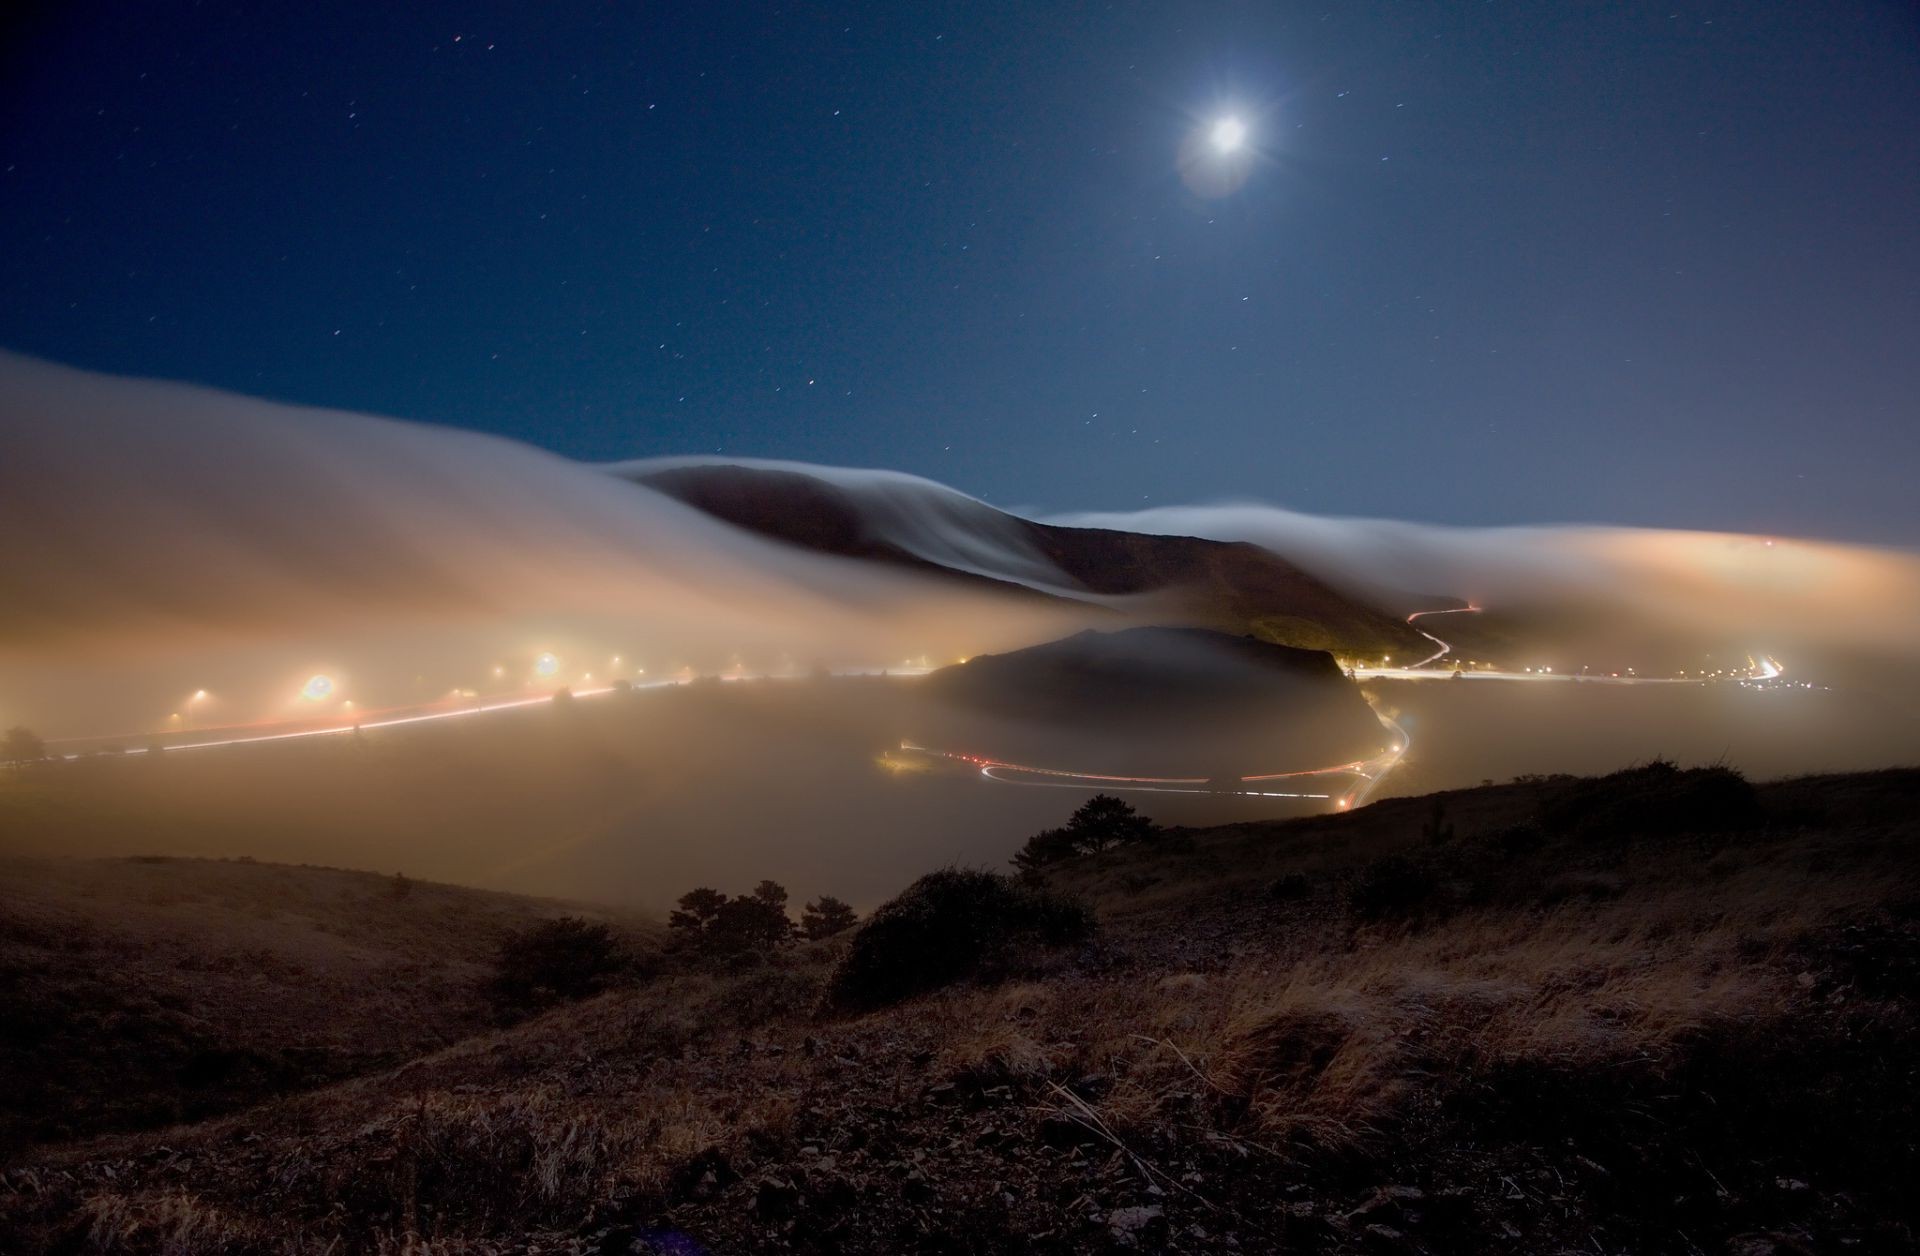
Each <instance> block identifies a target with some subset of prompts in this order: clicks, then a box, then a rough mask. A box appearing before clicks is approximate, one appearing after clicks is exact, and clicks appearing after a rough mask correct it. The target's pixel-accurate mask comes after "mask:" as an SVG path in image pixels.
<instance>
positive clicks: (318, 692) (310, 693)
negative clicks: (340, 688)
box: [300, 672, 333, 702]
mask: <svg viewBox="0 0 1920 1256" xmlns="http://www.w3.org/2000/svg"><path fill="white" fill-rule="evenodd" d="M300 696H301V697H303V698H305V699H306V700H307V701H308V702H325V701H326V700H327V699H328V698H330V697H332V696H333V677H331V676H327V675H324V674H322V673H318V672H316V673H315V674H313V675H312V676H309V677H307V683H306V684H304V685H302V686H300Z"/></svg>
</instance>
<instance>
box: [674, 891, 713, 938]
mask: <svg viewBox="0 0 1920 1256" xmlns="http://www.w3.org/2000/svg"><path fill="white" fill-rule="evenodd" d="M726 905H727V896H726V895H725V894H722V893H721V892H720V891H719V890H710V889H708V888H707V887H706V886H704V885H703V886H700V887H699V888H698V889H692V890H688V891H687V892H686V893H685V894H682V895H681V896H680V910H679V911H676V912H674V913H673V914H671V915H669V916H668V917H667V928H669V929H677V930H679V931H680V932H682V933H701V932H704V931H705V930H706V929H707V928H708V926H710V925H712V924H713V921H714V918H715V917H717V916H718V915H719V914H720V909H721V908H723V907H725V906H726Z"/></svg>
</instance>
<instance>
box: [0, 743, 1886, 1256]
mask: <svg viewBox="0 0 1920 1256" xmlns="http://www.w3.org/2000/svg"><path fill="white" fill-rule="evenodd" d="M1579 789H1580V787H1578V786H1573V785H1569V784H1565V783H1555V782H1544V783H1539V782H1536V783H1530V784H1515V785H1511V786H1500V787H1493V788H1487V789H1479V790H1470V791H1462V792H1459V793H1455V794H1451V795H1446V796H1442V797H1441V798H1440V799H1439V802H1440V805H1441V807H1442V808H1443V810H1444V820H1443V822H1442V823H1440V824H1435V823H1434V805H1435V802H1434V800H1432V799H1407V800H1395V801H1391V802H1387V803H1382V804H1378V805H1375V806H1373V807H1369V808H1366V809H1363V810H1362V811H1360V812H1358V813H1354V814H1352V815H1348V816H1339V817H1327V818H1323V819H1313V820H1306V821H1295V822H1291V823H1283V824H1269V825H1247V826H1237V827H1234V828H1231V829H1220V830H1209V831H1205V832H1198V833H1193V834H1189V835H1186V836H1187V837H1188V838H1189V839H1190V843H1189V842H1182V841H1179V840H1176V841H1174V842H1172V843H1169V844H1167V845H1165V846H1163V847H1161V848H1158V849H1153V850H1136V851H1125V852H1116V853H1110V854H1107V855H1103V856H1099V857H1095V858H1092V859H1088V860H1084V861H1082V862H1080V863H1079V864H1077V865H1074V866H1071V867H1068V868H1065V869H1063V870H1062V871H1061V872H1060V873H1059V874H1058V875H1057V877H1056V880H1057V881H1058V882H1059V883H1060V884H1062V885H1065V886H1067V887H1069V888H1073V889H1077V890H1079V891H1081V892H1083V893H1085V894H1088V895H1089V896H1091V897H1093V898H1094V899H1095V900H1096V901H1097V902H1098V904H1099V906H1100V909H1101V914H1102V917H1103V924H1104V933H1103V937H1102V939H1101V941H1099V942H1098V943H1097V944H1095V945H1093V946H1091V947H1089V948H1088V949H1087V950H1085V951H1084V952H1082V953H1078V954H1069V955H1056V956H1051V957H1035V964H1034V970H1033V972H1032V973H1031V974H1030V977H1029V979H1028V980H1025V981H1022V982H1020V983H1018V984H1013V985H1003V986H999V987H995V988H963V989H955V990H950V991H947V992H944V993H941V994H938V995H935V996H932V997H929V998H926V999H922V1000H918V1001H915V1002H912V1003H908V1004H906V1005H903V1006H901V1007H898V1008H895V1009H892V1010H889V1011H885V1012H880V1013H875V1014H872V1015H868V1016H864V1017H859V1018H826V1017H821V1016H818V1015H816V1014H815V1013H814V1012H813V1010H812V1009H813V1008H814V1006H815V1003H816V1000H817V998H818V995H819V993H820V990H821V988H822V985H823V983H824V981H825V979H826V976H827V974H828V972H829V971H830V967H831V963H832V960H833V958H834V946H833V944H831V943H829V944H824V945H819V946H813V947H806V948H801V949H799V950H797V951H795V952H793V953H791V954H789V955H786V956H783V957H781V958H780V959H778V960H776V961H774V962H771V963H768V964H765V965H761V966H757V967H751V968H747V969H743V970H738V971H733V972H714V971H702V970H698V969H690V970H683V971H679V972H670V973H669V974H668V975H666V976H664V977H661V978H659V979H657V980H655V981H653V982H651V983H650V984H648V985H646V986H642V987H639V988H636V989H630V990H621V991H615V992H612V993H609V994H607V995H605V996H602V997H600V998H598V999H595V1000H592V1001H590V1002H588V1003H585V1004H581V1005H578V1006H575V1007H571V1008H566V1009H561V1010H558V1011H555V1012H553V1013H550V1014H548V1015H547V1016H545V1017H542V1018H540V1019H537V1020H535V1021H532V1022H529V1023H527V1024H525V1025H522V1026H519V1027H517V1028H515V1029H512V1030H507V1031H502V1032H497V1033H490V1034H486V1035H482V1036H479V1037H476V1038H473V1039H470V1040H468V1041H465V1042H462V1043H459V1044H457V1045H454V1046H452V1047H450V1048H448V1049H446V1050H444V1051H441V1052H438V1053H436V1054H434V1055H432V1056H430V1057H428V1058H426V1059H424V1060H421V1061H418V1062H416V1063H413V1064H411V1065H409V1066H407V1067H404V1068H401V1069H398V1070H395V1071H391V1072H387V1073H381V1074H377V1075H372V1076H368V1077H365V1078H362V1079H360V1080H356V1081H353V1082H349V1083H346V1084H344V1085H341V1086H336V1087H332V1088H330V1089H327V1090H324V1091H320V1092H316V1093H312V1094H309V1095H304V1096H301V1097H297V1098H293V1099H288V1100H283V1101H280V1102H277V1103H275V1104H272V1105H270V1106H267V1107H264V1108H260V1109H256V1110H254V1111H251V1112H247V1113H243V1114H238V1115H234V1116H228V1117H224V1118H220V1119H216V1120H212V1121H209V1122H206V1123H204V1124H202V1125H200V1126H199V1127H196V1128H194V1129H192V1130H176V1131H172V1132H169V1133H168V1134H167V1135H166V1136H165V1137H164V1138H160V1137H154V1136H134V1137H122V1138H116V1139H110V1140H106V1141H102V1142H95V1143H92V1144H84V1145H76V1146H73V1147H70V1148H67V1149H63V1150H58V1151H54V1152H50V1153H48V1154H46V1155H45V1156H44V1157H42V1158H41V1159H40V1161H39V1162H38V1163H36V1164H34V1165H31V1166H29V1167H26V1168H24V1169H21V1170H16V1171H15V1172H13V1173H12V1174H10V1175H8V1176H7V1178H6V1179H5V1182H4V1185H0V1244H4V1241H5V1237H6V1236H7V1235H8V1234H9V1233H11V1234H12V1235H13V1236H14V1239H15V1242H16V1244H17V1245H18V1244H27V1245H33V1244H43V1243H47V1242H50V1241H53V1240H54V1239H55V1238H61V1237H64V1238H65V1239H66V1240H68V1241H70V1242H74V1243H76V1244H77V1246H78V1247H80V1248H81V1249H83V1250H84V1249H86V1248H88V1247H103V1246H112V1245H115V1244H118V1245H120V1246H121V1247H124V1248H126V1249H129V1250H158V1249H160V1248H161V1247H163V1246H164V1245H165V1244H166V1243H168V1242H172V1243H174V1244H176V1250H180V1249H185V1250H210V1251H215V1250H227V1251H259V1250H274V1249H284V1250H311V1251H319V1250H323V1249H325V1248H326V1247H327V1245H328V1244H329V1243H331V1242H343V1243H344V1246H346V1247H348V1248H350V1249H354V1250H381V1249H394V1250H398V1249H399V1248H401V1247H402V1246H403V1245H405V1243H406V1242H407V1240H408V1238H409V1236H426V1237H429V1238H434V1239H437V1240H439V1241H438V1242H436V1243H435V1245H434V1247H433V1250H434V1251H436V1252H440V1251H495V1250H539V1251H629V1250H638V1251H678V1250H689V1249H685V1248H676V1247H673V1246H671V1242H672V1240H671V1239H670V1238H669V1236H670V1235H671V1234H674V1233H686V1234H690V1235H692V1236H694V1237H695V1238H696V1239H697V1240H698V1241H699V1242H700V1243H701V1244H702V1245H703V1246H704V1247H705V1249H706V1250H712V1251H723V1252H733V1251H764V1250H800V1251H814V1252H830V1251H831V1252H843V1251H844V1252H894V1251H908V1250H912V1251H1005V1250H1022V1251H1058V1252H1067V1251H1086V1250H1106V1249H1109V1248H1112V1249H1129V1248H1133V1249H1140V1248H1145V1249H1162V1248H1165V1249H1171V1250H1180V1251H1225V1250H1237V1251H1250V1250H1276V1249H1279V1248H1281V1247H1283V1246H1284V1247H1286V1248H1287V1249H1289V1250H1304V1251H1314V1250H1329V1251H1362V1250H1431V1251H1463V1250H1470V1251H1514V1252H1540V1251H1559V1250H1576V1249H1577V1250H1583V1251H1599V1252H1624V1251H1675V1252H1692V1251H1740V1252H1761V1251H1783V1252H1784V1251H1805V1250H1825V1249H1826V1248H1828V1247H1832V1246H1835V1245H1838V1244H1840V1243H1841V1242H1843V1241H1851V1242H1859V1243H1861V1244H1864V1248H1863V1249H1871V1250H1886V1249H1889V1248H1902V1249H1904V1248H1908V1247H1910V1246H1911V1245H1912V1243H1913V1242H1914V1239H1915V1232H1914V1225H1915V1215H1914V1205H1913V1203H1912V1200H1911V1198H1910V1197H1909V1196H1908V1195H1907V1194H1906V1193H1905V1188H1906V1186H1907V1185H1908V1184H1909V1183H1910V1182H1911V1180H1912V1179H1913V1176H1914V1173H1915V1170H1916V1168H1920V1165H1917V1164H1916V1156H1915V1152H1914V1146H1913V1140H1912V1129H1913V1128H1914V1116H1915V1113H1914V1093H1915V1092H1914V1086H1913V1081H1914V1078H1913V1076H1912V1073H1913V1069H1914V1067H1915V1066H1914V1063H1913V1061H1914V1060H1915V1058H1916V1053H1915V1051H1914V1046H1915V1043H1916V1009H1915V1002H1914V1000H1915V997H1916V994H1917V993H1920V926H1917V925H1916V903H1920V884H1916V861H1915V859H1914V858H1913V853H1912V852H1913V842H1914V839H1915V837H1916V829H1920V808H1917V807H1916V803H1917V802H1920V773H1915V772H1888V773H1877V774H1872V775H1864V776H1852V777H1838V778H1829V779H1823V780H1807V781H1800V782H1788V783H1783V784H1779V785H1773V786H1768V787H1766V788H1764V789H1763V790H1762V791H1761V792H1760V796H1759V799H1758V803H1757V808H1758V809H1757V811H1753V812H1752V813H1751V814H1746V809H1747V807H1748V806H1749V805H1750V804H1751V802H1752V800H1751V799H1746V800H1744V801H1743V797H1744V796H1743V795H1741V794H1740V793H1738V792H1737V791H1736V792H1735V793H1734V794H1733V795H1731V796H1730V797H1729V796H1726V795H1723V794H1713V793H1712V792H1711V791H1708V793H1701V792H1700V791H1697V790H1692V787H1691V786H1687V785H1684V784H1683V785H1682V786H1680V787H1675V786H1673V785H1672V783H1671V782H1667V781H1665V780H1664V779H1648V778H1646V777H1645V776H1642V777H1638V778H1621V779H1619V780H1615V781H1610V782H1608V783H1606V784H1604V785H1601V786H1599V787H1595V788H1592V789H1589V790H1588V791H1587V792H1585V793H1580V792H1578V791H1579ZM1690 791H1691V792H1690ZM1703 800H1704V801H1703ZM1649 801H1651V802H1652V803H1653V804H1655V805H1654V806H1652V807H1649V806H1646V805H1644V804H1646V803H1648V802H1649ZM1449 827H1450V828H1451V829H1452V830H1453V832H1452V835H1451V836H1446V835H1445V830H1446V829H1447V828H1449ZM1702 830H1705V831H1704V832H1703V831H1702ZM1436 838H1438V839H1439V840H1436Z"/></svg>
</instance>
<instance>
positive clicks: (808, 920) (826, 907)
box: [800, 894, 860, 942]
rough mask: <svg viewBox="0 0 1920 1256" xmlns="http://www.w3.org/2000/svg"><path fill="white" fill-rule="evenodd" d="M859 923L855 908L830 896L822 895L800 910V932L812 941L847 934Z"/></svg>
mask: <svg viewBox="0 0 1920 1256" xmlns="http://www.w3.org/2000/svg"><path fill="white" fill-rule="evenodd" d="M859 922H860V917H859V916H858V915H856V914H855V913H854V910H853V908H851V907H849V906H847V905H846V904H845V903H843V902H841V901H840V900H839V899H837V898H834V897H833V896H832V895H830V894H822V895H821V896H820V897H819V898H817V899H815V900H814V901H813V902H811V903H808V904H807V905H806V906H805V907H803V908H801V910H800V932H801V933H802V934H804V935H806V937H807V938H808V940H810V941H815V942H817V941H819V940H820V939H821V938H830V937H832V936H833V935H834V934H836V933H845V932H846V931H847V930H848V929H851V928H853V926H854V925H856V924H858V923H859Z"/></svg>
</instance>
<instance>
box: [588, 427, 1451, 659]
mask: <svg viewBox="0 0 1920 1256" xmlns="http://www.w3.org/2000/svg"><path fill="white" fill-rule="evenodd" d="M612 469H613V471H614V472H615V474H618V475H620V476H622V477H624V478H626V479H629V480H632V481H633V482H635V483H637V484H644V485H646V486H647V487H649V488H652V489H655V490H657V491H659V492H662V493H665V494H667V495H669V496H671V497H674V498H677V499H678V500H680V501H682V502H684V503H686V504H687V505H689V506H693V507H694V508H696V509H698V510H701V511H704V512H705V513H707V514H708V515H711V516H713V517H714V518H716V519H719V520H722V521H724V522H726V523H730V524H732V525H734V526H735V527H739V528H743V529H745V530H747V531H749V532H752V533H755V534H757V535H759V536H762V537H767V538H770V539H772V540H776V541H781V542H784V543H785V544H788V545H792V546H795V547H798V548H800V549H804V550H808V551H810V552H816V553H825V554H833V555H837V556H840V557H843V558H854V559H859V560H862V561H865V562H873V563H880V564H885V565H889V566H898V567H905V568H910V569H913V570H918V571H923V572H933V573H938V574H941V575H944V576H947V577H950V578H953V579H957V580H964V581H969V582H975V583H977V582H981V581H987V582H991V583H994V584H997V585H1000V586H1002V587H1004V588H1006V589H1008V590H1009V591H1014V592H1021V593H1024V594H1026V595H1029V596H1031V595H1035V594H1038V595H1043V596H1049V597H1065V598H1073V599H1082V600H1084V599H1095V600H1111V601H1114V602H1115V603H1116V604H1118V605H1121V606H1123V607H1125V606H1127V604H1128V603H1129V602H1139V603H1142V604H1143V605H1141V606H1140V607H1139V609H1140V610H1141V611H1143V612H1144V613H1145V614H1147V615H1148V616H1149V617H1150V618H1153V619H1156V620H1159V621H1166V622H1173V621H1184V622H1188V623H1191V624H1195V625H1197V626H1201V627H1211V628H1219V629H1223V630H1226V631H1231V632H1235V633H1243V632H1244V633H1252V634H1254V635H1255V636H1258V637H1261V638H1262V639H1264V640H1267V641H1273V642H1277V643H1279V644H1282V645H1293V646H1301V647H1305V648H1308V649H1317V650H1342V651H1351V652H1355V653H1361V654H1392V653H1395V652H1400V653H1403V654H1404V653H1405V652H1407V651H1409V650H1414V649H1419V648H1421V647H1422V646H1423V644H1424V638H1422V637H1420V636H1419V635H1418V634H1416V633H1414V632H1412V631H1410V630H1409V629H1408V628H1407V626H1406V624H1405V623H1404V622H1402V620H1401V618H1400V616H1399V615H1397V614H1389V613H1386V612H1384V611H1382V610H1380V609H1378V608H1376V607H1374V606H1371V605H1368V604H1366V603H1364V602H1361V601H1357V600H1355V599H1354V598H1352V597H1349V596H1347V595H1345V594H1342V593H1340V592H1338V591H1337V590H1335V589H1333V588H1332V587H1330V586H1329V585H1327V584H1326V583H1325V582H1324V581H1322V580H1320V579H1318V578H1317V577H1315V576H1312V575H1309V574H1308V573H1307V572H1305V571H1303V570H1301V569H1300V568H1299V567H1296V566H1295V565H1293V564H1292V563H1290V562H1288V561H1287V560H1286V559H1284V558H1282V557H1280V556H1279V555H1277V554H1275V553H1273V552H1272V551H1270V550H1266V549H1263V548H1261V547H1260V546H1257V545H1253V544H1250V543H1247V542H1243V541H1213V540H1205V539H1202V538H1198V537H1186V536H1161V535H1154V534H1149V533H1136V532H1119V531H1112V530H1108V529H1103V528H1071V527H1061V526H1058V525H1054V524H1045V523H1036V522H1034V521H1032V520H1029V519H1023V518H1020V517H1019V516H1018V515H1013V514H1009V513H1007V512H1005V511H1002V510H998V509H996V508H994V507H992V506H989V505H988V504H986V503H985V502H982V501H977V500H975V499H974V498H971V497H968V496H966V495H965V494H963V493H958V492H955V491H954V490H952V489H949V488H946V487H944V486H942V485H939V484H935V483H933V482H931V481H928V480H921V479H916V478H914V477H912V476H907V475H900V474H896V473H890V472H862V471H844V470H838V469H834V468H824V467H819V468H816V467H803V466H799V465H792V464H781V463H768V464H762V463H752V462H717V461H716V462H709V461H696V460H687V459H666V460H660V461H653V462H632V463H623V464H620V465H618V466H616V467H614V468H612ZM1434 604H1435V605H1446V604H1449V603H1448V601H1447V600H1444V599H1443V600H1441V601H1440V602H1437V603H1434Z"/></svg>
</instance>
